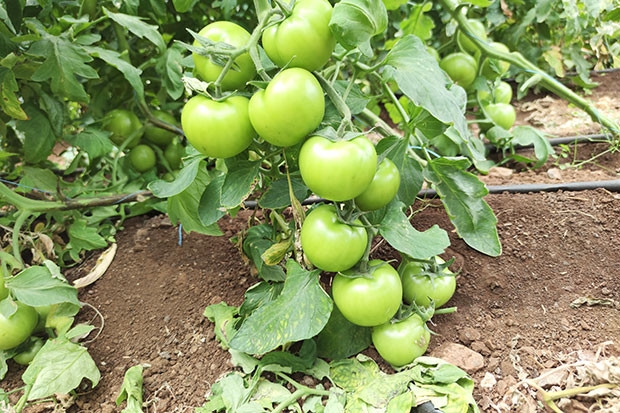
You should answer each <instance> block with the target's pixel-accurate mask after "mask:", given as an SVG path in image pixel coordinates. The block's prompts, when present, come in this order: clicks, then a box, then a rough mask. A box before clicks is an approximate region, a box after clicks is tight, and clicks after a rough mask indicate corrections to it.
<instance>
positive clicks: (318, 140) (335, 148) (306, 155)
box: [299, 136, 377, 201]
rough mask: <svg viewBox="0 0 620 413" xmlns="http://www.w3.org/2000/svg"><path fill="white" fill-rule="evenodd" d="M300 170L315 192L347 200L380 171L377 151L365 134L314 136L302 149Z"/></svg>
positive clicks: (334, 199) (336, 199)
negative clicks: (343, 137) (335, 137)
mask: <svg viewBox="0 0 620 413" xmlns="http://www.w3.org/2000/svg"><path fill="white" fill-rule="evenodd" d="M299 170H300V172H301V177H302V178H303V180H304V182H305V184H306V185H307V186H308V188H310V189H311V190H312V191H313V192H314V193H315V194H317V195H318V196H320V197H323V198H325V199H329V200H332V201H345V200H349V199H353V198H355V197H357V196H359V195H361V194H362V193H363V192H364V191H365V190H366V188H368V186H369V185H370V183H371V182H372V180H373V178H374V176H375V173H376V171H377V152H376V150H375V147H374V145H373V144H372V143H371V142H370V141H369V140H368V139H367V138H365V137H362V136H361V137H357V138H355V139H352V140H350V141H345V140H342V141H338V142H332V141H330V140H329V139H327V138H324V137H322V136H312V137H311V138H308V139H307V140H306V141H305V142H304V144H303V145H302V147H301V151H300V152H299Z"/></svg>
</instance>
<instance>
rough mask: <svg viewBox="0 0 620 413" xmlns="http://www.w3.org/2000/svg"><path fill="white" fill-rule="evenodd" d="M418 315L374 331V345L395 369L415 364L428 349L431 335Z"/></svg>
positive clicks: (389, 323)
mask: <svg viewBox="0 0 620 413" xmlns="http://www.w3.org/2000/svg"><path fill="white" fill-rule="evenodd" d="M425 324H426V323H425V322H424V320H422V318H420V316H419V315H417V314H412V315H411V316H409V318H406V319H404V320H402V321H396V322H394V323H392V322H387V323H385V324H382V325H380V326H377V327H374V328H373V329H372V344H373V345H374V346H375V348H376V349H377V352H378V353H379V355H380V356H381V357H382V358H383V359H384V360H385V361H387V362H388V363H390V364H391V365H392V366H394V367H402V366H404V365H406V364H409V363H411V362H413V361H414V360H415V359H417V358H418V357H420V356H421V355H423V354H424V353H425V352H426V349H428V345H429V343H430V341H431V333H430V331H429V330H428V329H427V328H426V325H425Z"/></svg>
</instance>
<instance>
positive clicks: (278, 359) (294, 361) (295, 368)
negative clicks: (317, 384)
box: [260, 340, 316, 373]
mask: <svg viewBox="0 0 620 413" xmlns="http://www.w3.org/2000/svg"><path fill="white" fill-rule="evenodd" d="M315 361H316V344H315V342H314V341H312V340H305V341H304V342H303V344H302V346H301V349H300V350H299V354H293V353H290V352H288V351H271V352H269V353H267V354H265V355H264V356H263V357H261V359H260V365H261V366H262V367H263V371H283V368H286V369H285V370H286V372H288V373H297V372H301V373H305V372H307V371H308V370H309V369H310V368H312V366H313V365H314V362H315ZM269 365H275V366H277V367H275V370H274V369H273V368H269V367H268V366H269Z"/></svg>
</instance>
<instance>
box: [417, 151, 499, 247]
mask: <svg viewBox="0 0 620 413" xmlns="http://www.w3.org/2000/svg"><path fill="white" fill-rule="evenodd" d="M468 166H469V161H467V159H465V158H462V159H454V158H452V159H447V158H438V159H434V160H432V161H431V162H429V163H428V167H427V168H426V169H425V170H424V176H425V177H426V179H427V180H428V181H429V182H430V183H431V185H432V187H433V188H434V189H435V190H436V191H437V194H438V195H439V197H440V198H441V201H442V202H443V204H444V207H445V208H446V211H447V213H448V216H449V217H450V220H451V221H452V223H453V224H454V226H455V228H456V230H457V232H458V234H459V235H460V236H461V237H462V238H463V240H464V241H465V242H466V243H467V245H469V246H470V247H472V248H474V249H475V250H477V251H480V252H482V253H483V254H487V255H490V256H492V257H497V256H499V255H500V254H501V253H502V246H501V243H500V240H499V236H498V233H497V218H496V217H495V214H494V213H493V210H491V207H489V205H488V204H487V203H486V202H485V201H484V199H483V197H484V196H486V195H487V194H488V190H487V189H486V187H485V186H484V184H483V183H482V182H480V180H479V179H478V177H476V176H475V175H473V174H471V173H469V172H467V171H466V169H467V167H468Z"/></svg>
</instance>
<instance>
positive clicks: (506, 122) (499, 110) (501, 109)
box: [482, 103, 517, 130]
mask: <svg viewBox="0 0 620 413" xmlns="http://www.w3.org/2000/svg"><path fill="white" fill-rule="evenodd" d="M482 110H483V111H484V113H486V115H487V116H488V117H489V119H491V121H493V123H494V124H496V125H497V126H501V127H502V128H504V129H506V130H508V129H510V128H512V125H514V124H515V121H516V120H517V112H516V111H515V108H514V106H512V105H511V104H510V103H491V104H489V105H487V106H483V108H482Z"/></svg>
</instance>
